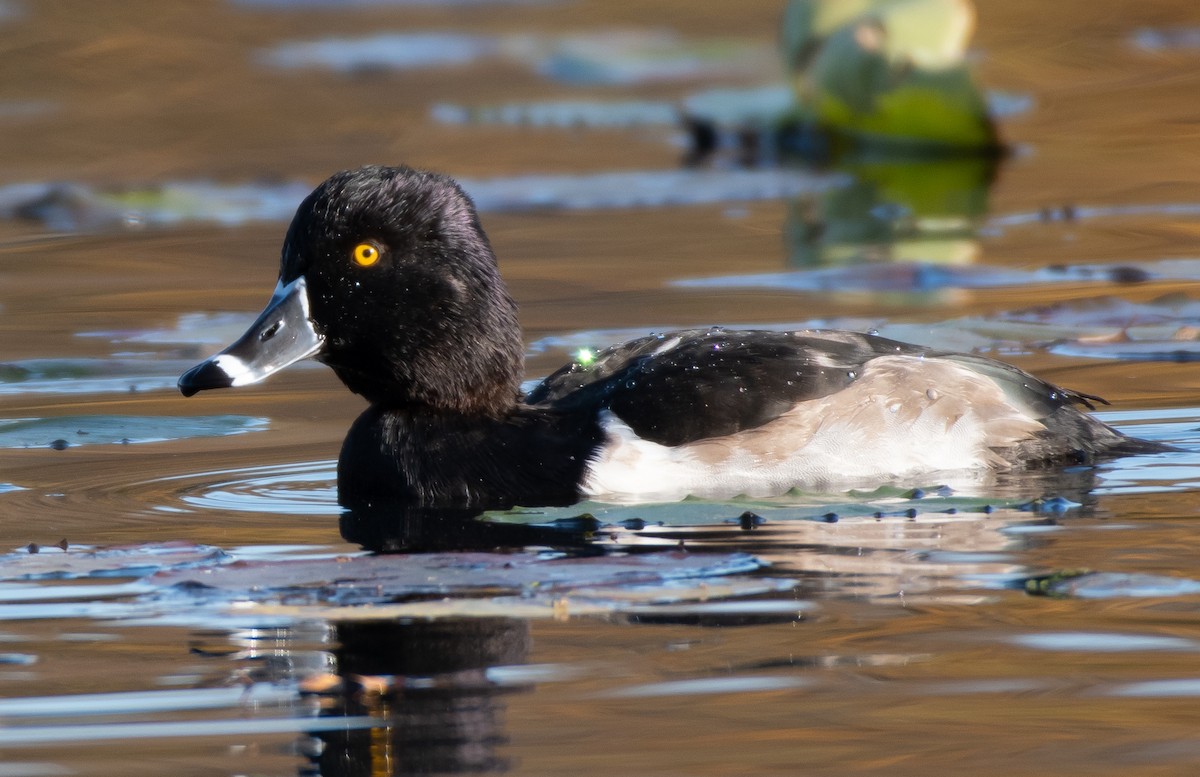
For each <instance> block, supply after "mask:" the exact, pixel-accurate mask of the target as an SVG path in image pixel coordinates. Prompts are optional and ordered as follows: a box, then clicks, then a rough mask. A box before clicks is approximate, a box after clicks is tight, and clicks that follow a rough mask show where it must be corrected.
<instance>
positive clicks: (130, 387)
mask: <svg viewBox="0 0 1200 777" xmlns="http://www.w3.org/2000/svg"><path fill="white" fill-rule="evenodd" d="M191 363H192V360H183V359H83V358H81V359H26V360H21V361H12V362H3V363H0V396H11V395H14V394H108V393H114V392H115V393H121V392H124V393H129V392H138V391H157V390H161V389H165V388H174V387H175V382H176V381H177V380H178V379H179V375H180V374H181V373H182V372H183V371H184V370H186V369H187V368H188V367H189V366H190V365H191Z"/></svg>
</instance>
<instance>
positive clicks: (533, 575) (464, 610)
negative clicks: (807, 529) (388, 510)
mask: <svg viewBox="0 0 1200 777" xmlns="http://www.w3.org/2000/svg"><path fill="white" fill-rule="evenodd" d="M763 566H765V565H764V563H763V562H762V561H759V560H758V559H756V558H754V557H752V556H749V555H746V554H740V553H734V554H718V553H710V554H689V553H680V552H664V553H641V554H637V555H622V554H618V555H605V556H595V555H593V556H586V557H565V556H563V555H562V554H556V553H536V552H528V551H525V552H514V553H437V554H432V553H431V554H416V555H409V556H405V557H403V558H400V557H396V556H371V555H363V554H357V555H355V554H349V555H345V554H343V555H337V556H333V555H326V556H324V557H310V558H294V559H287V558H273V559H269V560H264V559H253V558H246V559H239V558H238V557H237V556H235V555H233V554H230V553H228V552H226V551H222V550H220V549H217V548H211V547H206V546H191V545H186V544H183V543H172V544H165V545H143V546H131V547H124V548H112V549H92V548H70V547H68V548H67V549H65V550H59V551H57V552H53V553H50V552H47V553H29V552H18V553H10V554H7V555H4V556H0V579H5V580H10V581H28V582H33V581H57V580H80V579H91V578H114V577H115V578H134V579H135V581H134V582H133V583H125V584H122V585H119V586H108V587H107V589H111V590H107V589H106V590H105V591H99V590H95V589H97V588H98V587H97V586H78V585H71V586H65V587H63V586H53V585H39V586H34V585H25V586H13V585H9V586H5V587H0V601H8V602H34V601H36V602H38V603H37V604H21V603H13V604H5V605H0V620H3V619H11V618H23V617H61V616H62V615H63V614H64V613H66V612H71V611H73V612H75V613H76V614H77V615H79V616H82V617H106V618H115V619H139V621H140V622H157V623H166V622H171V623H192V624H204V623H214V622H219V621H220V620H221V619H222V617H224V616H236V619H237V620H238V622H240V623H245V622H256V621H257V622H264V621H267V622H271V623H284V622H294V621H296V620H311V619H315V618H322V619H327V620H332V621H346V620H350V621H363V620H392V619H395V618H397V617H494V616H500V617H505V618H513V617H539V618H565V617H569V616H571V615H582V614H608V613H612V612H620V611H623V610H625V609H635V608H636V609H638V611H639V612H645V611H646V610H645V608H647V607H653V606H657V605H660V604H671V605H676V606H678V605H680V604H681V603H686V602H693V603H702V604H704V605H705V606H709V607H711V604H712V603H714V602H718V601H721V600H723V599H727V598H739V597H745V596H752V595H757V594H763V593H770V592H778V591H783V590H788V589H790V588H791V587H793V585H794V583H793V581H791V580H786V579H780V578H752V577H745V575H747V574H749V573H752V572H755V571H757V570H760V569H762V568H763ZM72 591H78V592H79V595H80V596H83V597H87V598H89V599H91V598H97V597H101V596H103V597H112V596H126V597H129V596H136V598H135V599H133V600H130V601H124V602H106V601H90V602H80V603H78V604H72V603H65V602H64V603H59V604H49V603H47V602H48V601H49V600H51V599H55V598H59V599H62V598H70V597H71V592H72ZM430 597H435V598H433V599H430ZM34 608H42V609H34ZM72 608H74V610H72ZM802 609H804V608H803V607H802V606H800V605H797V604H793V605H792V612H794V613H799V612H800V611H801V610H802Z"/></svg>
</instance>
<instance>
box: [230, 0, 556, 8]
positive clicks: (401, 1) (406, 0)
mask: <svg viewBox="0 0 1200 777" xmlns="http://www.w3.org/2000/svg"><path fill="white" fill-rule="evenodd" d="M232 2H234V3H235V4H236V5H243V6H246V7H248V8H270V9H273V10H284V11H290V10H305V11H307V10H330V11H347V10H353V9H358V8H408V7H413V8H421V7H434V8H437V7H445V8H462V7H464V6H476V5H546V4H550V3H552V2H555V0H232Z"/></svg>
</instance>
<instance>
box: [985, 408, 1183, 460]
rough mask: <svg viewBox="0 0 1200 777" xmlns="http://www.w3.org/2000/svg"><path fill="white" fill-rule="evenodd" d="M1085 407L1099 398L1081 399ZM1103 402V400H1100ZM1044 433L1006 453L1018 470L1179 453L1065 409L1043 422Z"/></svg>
mask: <svg viewBox="0 0 1200 777" xmlns="http://www.w3.org/2000/svg"><path fill="white" fill-rule="evenodd" d="M1080 399H1083V403H1085V404H1087V405H1089V406H1090V402H1087V400H1090V399H1094V400H1099V398H1098V397H1090V396H1087V395H1080ZM1099 401H1103V400H1099ZM1041 420H1042V423H1043V424H1044V425H1045V427H1046V428H1045V429H1044V430H1043V431H1041V432H1039V433H1038V434H1036V435H1035V436H1034V437H1033V438H1032V439H1027V440H1024V441H1022V442H1021V443H1020V444H1019V445H1018V446H1016V448H1015V449H1013V450H1012V451H1011V453H1010V452H1005V455H1006V458H1008V457H1009V456H1011V457H1012V458H1013V459H1014V464H1017V465H1018V466H1026V467H1028V466H1034V467H1036V466H1039V465H1047V464H1061V463H1078V464H1091V463H1093V462H1096V461H1102V460H1105V459H1114V458H1119V457H1121V456H1135V455H1144V454H1150V453H1164V452H1167V451H1172V450H1176V449H1175V448H1173V447H1172V446H1170V445H1165V444H1163V443H1160V442H1154V441H1153V440H1143V439H1140V438H1138V437H1129V436H1128V435H1125V434H1122V433H1121V432H1118V431H1117V430H1116V429H1113V428H1112V427H1111V426H1109V425H1108V424H1105V423H1103V422H1101V421H1098V420H1096V419H1095V418H1093V417H1092V416H1090V415H1088V414H1087V413H1082V412H1080V411H1078V410H1076V409H1075V408H1073V407H1069V406H1064V407H1060V408H1058V409H1057V410H1055V411H1054V412H1053V413H1051V414H1049V415H1047V416H1046V417H1044V418H1042V419H1041Z"/></svg>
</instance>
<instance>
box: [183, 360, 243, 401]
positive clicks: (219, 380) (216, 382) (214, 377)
mask: <svg viewBox="0 0 1200 777" xmlns="http://www.w3.org/2000/svg"><path fill="white" fill-rule="evenodd" d="M232 385H233V377H232V376H230V374H229V373H228V372H226V371H225V370H224V369H222V368H221V365H220V364H218V363H217V360H216V359H209V360H208V361H206V362H201V363H200V364H197V365H196V366H195V367H192V368H191V369H190V370H188V371H187V372H185V373H183V375H182V376H181V377H180V378H179V392H180V393H181V394H183V395H184V396H185V397H190V396H192V395H193V394H196V393H198V392H200V391H204V390H206V389H217V388H229V387H230V386H232Z"/></svg>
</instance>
